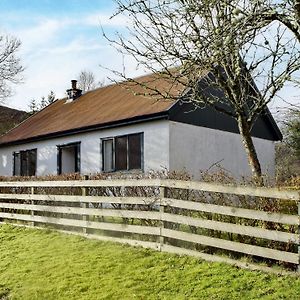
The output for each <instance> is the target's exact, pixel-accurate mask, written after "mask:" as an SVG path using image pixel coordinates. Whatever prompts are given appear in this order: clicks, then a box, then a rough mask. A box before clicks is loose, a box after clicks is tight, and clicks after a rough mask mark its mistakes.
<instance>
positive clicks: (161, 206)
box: [159, 186, 165, 251]
mask: <svg viewBox="0 0 300 300" xmlns="http://www.w3.org/2000/svg"><path fill="white" fill-rule="evenodd" d="M164 198H165V187H164V186H160V187H159V212H160V233H159V251H162V248H163V245H164V242H165V239H164V236H163V228H164V221H163V214H164V212H165V206H164Z"/></svg>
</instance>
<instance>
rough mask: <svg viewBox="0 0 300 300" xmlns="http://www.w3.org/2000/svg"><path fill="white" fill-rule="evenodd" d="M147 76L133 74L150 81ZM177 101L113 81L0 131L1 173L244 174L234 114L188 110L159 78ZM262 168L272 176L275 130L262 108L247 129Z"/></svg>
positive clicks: (245, 166) (72, 92)
mask: <svg viewBox="0 0 300 300" xmlns="http://www.w3.org/2000/svg"><path fill="white" fill-rule="evenodd" d="M151 76H153V75H147V76H144V77H141V78H140V79H139V80H142V81H150V80H151V78H152V77H151ZM155 88H159V89H169V91H170V90H171V92H172V93H173V94H174V95H178V100H177V101H171V100H170V101H168V100H160V101H158V99H157V98H155V97H154V98H149V97H146V96H145V95H142V94H141V93H136V94H133V93H132V91H129V90H128V89H125V88H124V87H122V86H121V85H118V84H112V85H109V86H105V87H102V88H98V89H95V90H93V91H89V92H87V93H84V94H81V90H79V89H77V87H76V81H72V88H71V89H69V90H67V93H68V97H67V99H60V100H56V101H55V102H54V103H52V104H51V105H49V106H48V107H46V108H44V109H43V110H41V111H40V112H38V113H36V114H34V115H33V116H31V117H30V118H28V119H27V120H25V121H24V122H23V123H21V124H20V125H19V126H17V127H15V128H14V129H12V130H11V131H9V132H8V133H7V134H5V135H3V136H2V137H0V175H4V176H11V175H24V176H25V175H27V176H32V175H47V174H62V173H72V172H80V173H81V174H90V173H99V172H116V171H122V172H133V171H134V172H148V171H150V170H162V169H167V170H178V171H179V170H180V171H181V170H185V171H187V172H189V173H190V174H192V175H194V176H195V177H197V176H198V175H199V174H200V171H201V170H207V169H209V168H210V167H211V166H212V165H214V164H219V165H220V166H222V167H223V168H224V169H225V170H227V171H228V172H230V173H231V174H233V175H234V176H236V177H239V176H247V175H250V170H249V167H248V164H247V158H246V154H245V151H244V149H243V146H242V143H241V138H240V135H239V134H238V128H237V125H236V123H235V120H233V119H231V118H230V117H228V116H226V115H223V114H221V113H218V112H216V111H215V110H213V109H212V108H209V107H205V108H203V109H200V108H199V109H194V107H193V106H192V105H191V104H190V103H184V102H183V101H181V99H180V95H181V94H182V93H183V90H182V89H181V88H180V87H172V88H171V89H170V86H168V82H166V81H164V80H163V79H161V80H160V81H158V82H156V83H155ZM252 135H253V138H254V144H255V146H256V149H257V152H258V156H259V159H260V160H261V163H262V169H263V172H264V173H268V174H270V175H273V174H274V156H275V154H274V142H275V141H277V140H280V139H281V133H280V131H279V129H278V127H277V125H276V123H275V122H274V119H273V118H272V116H271V114H270V112H269V111H268V110H267V111H266V112H265V114H263V115H262V116H261V117H260V118H258V120H257V122H256V124H255V126H254V127H253V130H252Z"/></svg>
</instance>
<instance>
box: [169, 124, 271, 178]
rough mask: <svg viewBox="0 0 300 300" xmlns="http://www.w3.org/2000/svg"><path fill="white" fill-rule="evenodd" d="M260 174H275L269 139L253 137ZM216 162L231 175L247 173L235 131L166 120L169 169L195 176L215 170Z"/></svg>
mask: <svg viewBox="0 0 300 300" xmlns="http://www.w3.org/2000/svg"><path fill="white" fill-rule="evenodd" d="M253 140H254V145H255V147H256V150H257V153H258V157H259V160H260V162H261V165H262V171H263V173H264V174H268V175H270V176H272V177H273V176H274V174H275V147H274V142H273V141H268V140H264V139H260V138H254V139H253ZM214 164H218V165H220V166H221V167H222V168H224V169H225V170H226V171H227V172H229V173H230V174H231V175H233V176H234V177H241V176H250V175H251V172H250V168H249V165H248V162H247V156H246V153H245V150H244V148H243V146H242V142H241V137H240V135H239V134H235V133H231V132H226V131H221V130H215V129H210V128H205V127H199V126H193V125H188V124H183V123H178V122H170V170H172V171H182V170H185V171H187V172H188V173H190V174H191V175H193V176H194V177H195V178H199V176H200V172H201V171H206V170H210V171H216V170H217V168H216V167H213V168H211V167H212V166H213V165H214Z"/></svg>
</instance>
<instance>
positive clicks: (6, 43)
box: [0, 35, 24, 101]
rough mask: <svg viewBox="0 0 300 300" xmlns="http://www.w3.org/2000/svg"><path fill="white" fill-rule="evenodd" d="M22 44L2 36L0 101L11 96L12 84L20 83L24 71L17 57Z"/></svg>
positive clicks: (0, 49) (14, 39) (0, 43)
mask: <svg viewBox="0 0 300 300" xmlns="http://www.w3.org/2000/svg"><path fill="white" fill-rule="evenodd" d="M20 45H21V42H20V41H19V40H18V39H16V38H14V37H9V36H4V35H0V101H1V100H2V101H3V100H4V99H5V98H6V97H8V96H10V95H11V87H10V86H9V84H10V83H19V82H20V81H21V78H20V77H19V75H20V73H21V72H22V71H23V70H24V69H23V67H22V66H21V64H20V58H18V57H17V56H16V53H17V51H18V50H19V48H20Z"/></svg>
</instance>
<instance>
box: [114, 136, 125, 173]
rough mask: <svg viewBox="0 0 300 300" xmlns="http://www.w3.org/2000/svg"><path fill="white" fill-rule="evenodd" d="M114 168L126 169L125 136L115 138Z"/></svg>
mask: <svg viewBox="0 0 300 300" xmlns="http://www.w3.org/2000/svg"><path fill="white" fill-rule="evenodd" d="M115 147H116V152H115V153H116V170H117V171H119V170H127V136H123V137H117V138H116V139H115Z"/></svg>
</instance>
